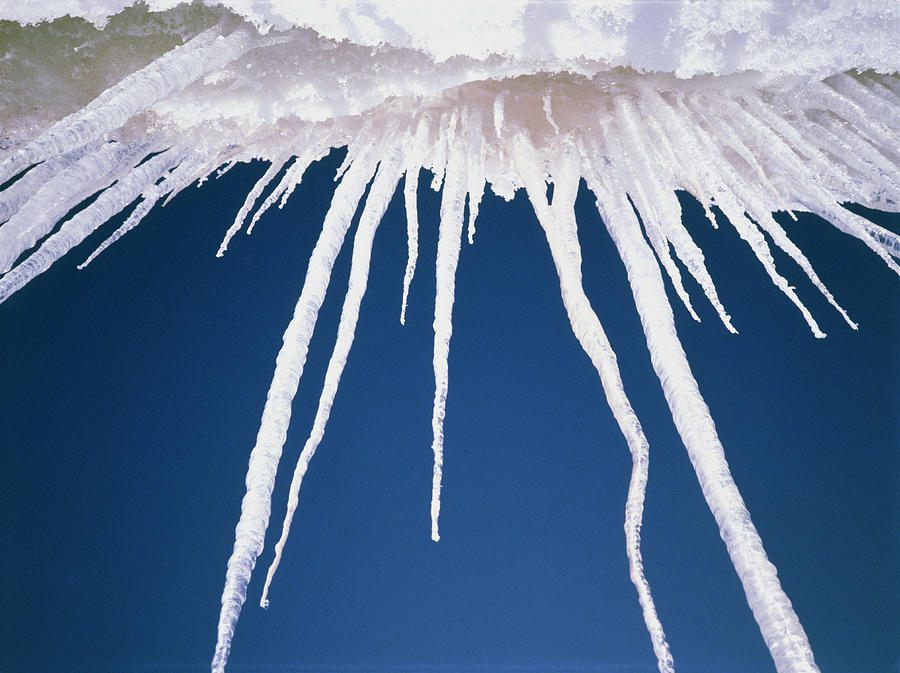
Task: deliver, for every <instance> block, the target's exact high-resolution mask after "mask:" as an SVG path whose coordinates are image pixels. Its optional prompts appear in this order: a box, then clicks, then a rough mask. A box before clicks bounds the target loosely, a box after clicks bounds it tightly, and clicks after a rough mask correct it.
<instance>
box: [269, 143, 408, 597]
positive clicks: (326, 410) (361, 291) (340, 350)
mask: <svg viewBox="0 0 900 673" xmlns="http://www.w3.org/2000/svg"><path fill="white" fill-rule="evenodd" d="M379 153H380V152H379ZM402 159H403V154H402V152H401V150H400V148H399V147H396V148H394V149H393V151H391V152H389V153H388V158H387V159H386V160H385V161H383V162H382V163H381V165H380V166H379V168H378V172H377V173H376V174H375V179H374V180H373V182H372V187H371V189H370V190H369V194H368V196H367V197H366V205H365V207H364V208H363V212H362V215H361V216H360V220H359V225H358V227H357V230H356V236H355V237H354V239H353V259H352V261H351V263H350V280H349V281H348V284H347V294H346V296H345V297H344V306H343V308H342V309H341V320H340V323H339V324H338V333H337V339H336V340H335V345H334V351H333V352H332V354H331V359H330V360H329V361H328V369H327V371H326V372H325V383H324V385H323V386H322V392H321V394H320V396H319V407H318V409H317V410H316V417H315V420H314V421H313V427H312V430H311V431H310V433H309V438H308V439H307V440H306V444H305V445H304V447H303V451H302V452H301V453H300V457H299V459H298V460H297V466H296V467H295V468H294V476H293V478H292V479H291V488H290V491H289V495H288V504H287V512H286V513H285V515H284V523H283V524H282V527H281V537H280V538H279V539H278V542H276V543H275V558H274V559H273V560H272V564H271V565H270V566H269V570H268V572H267V573H266V583H265V586H264V587H263V591H262V598H260V601H259V604H260V605H261V606H262V607H264V608H266V607H268V606H269V598H268V596H269V587H270V586H271V584H272V578H273V577H274V576H275V571H276V570H277V569H278V564H279V563H280V562H281V553H282V551H283V550H284V545H285V543H286V542H287V538H288V533H289V532H290V529H291V522H292V521H293V519H294V512H295V511H296V509H297V505H298V503H299V497H298V496H299V493H300V485H301V483H302V482H303V476H304V475H305V474H306V470H307V468H308V467H309V461H310V460H312V457H313V455H315V452H316V448H317V447H318V446H319V443H320V442H321V441H322V438H323V437H324V436H325V426H326V424H327V423H328V417H329V416H330V415H331V407H332V405H333V404H334V397H335V395H336V394H337V389H338V384H339V383H340V380H341V374H342V373H343V371H344V366H345V365H346V364H347V357H348V355H349V354H350V347H351V346H352V345H353V337H354V335H355V333H356V322H357V320H358V319H359V307H360V304H361V303H362V299H363V295H365V292H366V285H367V282H368V277H369V266H370V261H371V258H372V241H373V240H374V238H375V231H376V230H377V229H378V225H379V223H380V222H381V218H382V217H383V216H384V213H385V211H386V210H387V207H388V203H390V200H391V197H392V196H393V195H394V190H395V189H396V187H397V182H398V181H399V180H400V165H401V162H402Z"/></svg>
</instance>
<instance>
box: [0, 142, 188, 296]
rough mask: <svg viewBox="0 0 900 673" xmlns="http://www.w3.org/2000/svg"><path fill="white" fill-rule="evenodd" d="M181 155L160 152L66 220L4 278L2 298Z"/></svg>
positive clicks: (0, 286) (122, 205) (43, 268)
mask: <svg viewBox="0 0 900 673" xmlns="http://www.w3.org/2000/svg"><path fill="white" fill-rule="evenodd" d="M181 156H182V155H180V154H179V153H177V152H172V151H171V150H170V151H168V152H163V153H162V154H158V155H157V156H155V157H153V158H152V159H150V160H149V161H146V162H144V163H143V164H141V165H140V166H138V167H137V168H135V169H133V170H132V171H131V172H130V173H129V174H128V175H126V176H125V177H123V178H121V179H120V180H119V181H118V182H117V183H116V184H115V185H113V186H112V187H110V188H109V189H107V190H106V191H104V192H103V193H102V194H100V196H98V197H97V200H96V201H94V202H93V203H92V204H91V205H90V206H88V207H87V208H85V209H84V210H82V211H81V212H79V213H78V214H77V215H75V216H74V217H73V218H72V219H70V220H68V221H67V222H64V223H63V225H62V226H61V227H60V229H59V231H57V232H56V233H55V234H53V235H52V236H50V237H49V238H48V239H47V240H46V241H44V242H43V243H42V244H41V246H40V247H39V248H38V249H37V250H36V251H35V252H33V253H32V254H31V255H30V256H29V257H28V258H27V259H25V261H23V262H21V263H20V264H18V265H17V266H16V267H15V268H13V270H12V271H10V272H9V273H7V274H6V275H5V276H3V278H0V302H4V301H6V300H7V299H8V298H9V296H10V295H12V294H13V293H14V292H15V291H16V290H19V289H20V288H22V287H23V286H24V285H25V284H26V283H28V282H29V281H30V280H32V279H33V278H34V277H35V276H37V275H38V274H41V273H43V272H44V271H46V270H47V269H49V268H50V265H52V264H53V262H55V261H56V260H58V259H59V258H60V257H62V256H63V255H64V254H66V253H67V252H68V251H69V250H71V249H72V248H74V247H75V246H76V245H78V244H79V243H81V242H82V241H83V240H84V239H85V238H87V237H88V236H89V235H90V234H92V233H93V232H94V231H95V230H96V229H97V228H98V227H100V226H101V225H103V224H104V223H105V222H106V221H107V220H109V218H111V217H112V216H113V215H115V214H116V213H118V212H119V211H121V210H122V209H123V208H125V207H126V206H127V205H128V204H129V203H131V202H132V201H134V200H135V199H136V198H138V197H139V196H140V194H141V192H142V191H144V190H145V189H147V187H149V186H150V185H152V184H153V183H154V182H156V181H157V180H159V178H160V177H162V175H163V174H164V173H165V172H166V171H167V170H169V169H170V168H171V167H172V166H174V165H176V164H177V163H178V162H179V161H180V159H181Z"/></svg>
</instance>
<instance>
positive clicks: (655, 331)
mask: <svg viewBox="0 0 900 673" xmlns="http://www.w3.org/2000/svg"><path fill="white" fill-rule="evenodd" d="M589 184H590V186H591V189H592V190H593V191H594V193H595V194H596V195H597V197H598V198H597V207H598V210H599V211H600V215H601V217H602V218H603V221H604V222H605V223H606V227H607V229H608V230H609V233H610V236H611V237H612V239H613V241H614V242H615V244H616V247H617V248H618V250H619V255H620V257H621V258H622V261H623V262H624V264H625V268H626V271H627V272H628V279H629V282H630V284H631V288H632V293H633V295H634V301H635V305H636V307H637V310H638V314H639V316H640V319H641V324H642V326H643V328H644V334H645V336H646V339H647V345H648V347H649V349H650V359H651V362H652V364H653V369H654V371H655V372H656V375H657V377H658V378H659V380H660V383H661V384H662V388H663V393H664V395H665V398H666V401H667V402H668V404H669V408H670V410H671V412H672V417H673V419H674V421H675V427H676V428H677V430H678V434H679V435H681V439H682V441H683V442H684V445H685V448H686V449H687V452H688V456H689V457H690V460H691V464H692V465H693V466H694V470H695V472H696V473H697V479H698V481H699V482H700V488H701V489H702V491H703V495H704V497H705V498H706V502H707V504H708V505H709V508H710V511H711V512H712V514H713V516H714V517H715V519H716V523H717V524H718V526H719V533H720V535H721V536H722V539H723V540H724V542H725V546H726V548H727V549H728V554H729V556H730V557H731V561H732V563H733V564H734V568H735V570H736V571H737V574H738V577H739V578H740V580H741V583H742V584H743V587H744V592H745V594H746V596H747V602H748V604H749V606H750V609H751V610H752V612H753V616H754V618H755V619H756V622H757V624H758V625H759V628H760V631H761V632H762V636H763V639H764V640H765V642H766V645H767V646H768V648H769V652H770V653H771V655H772V659H773V660H774V661H775V668H776V669H777V670H778V673H818V672H819V668H818V667H817V666H816V664H815V661H814V659H813V654H812V650H811V649H810V646H809V641H808V640H807V638H806V633H805V632H804V630H803V627H802V626H801V625H800V620H799V619H797V615H796V614H795V613H794V610H793V608H792V606H791V602H790V600H788V597H787V596H786V595H785V593H784V590H783V589H782V588H781V583H780V582H779V581H778V574H777V571H776V569H775V566H774V565H772V563H771V562H770V561H769V559H768V557H767V556H766V553H765V551H764V550H763V546H762V540H761V539H760V537H759V534H758V533H757V532H756V528H755V527H754V526H753V523H752V521H751V520H750V514H749V512H748V511H747V507H746V505H745V504H744V501H743V499H742V498H741V495H740V493H739V492H738V489H737V486H736V485H735V483H734V479H733V478H732V476H731V471H730V470H729V468H728V463H727V462H726V460H725V453H724V450H723V449H722V444H721V442H720V441H719V438H718V435H717V434H716V428H715V424H714V423H713V420H712V418H711V416H710V414H709V408H708V407H707V406H706V402H705V401H704V400H703V397H702V395H701V394H700V390H699V388H698V386H697V381H696V380H695V379H694V376H693V374H692V373H691V369H690V366H689V365H688V362H687V357H686V356H685V354H684V350H683V349H682V346H681V342H680V341H679V339H678V335H677V333H676V331H675V320H674V316H673V314H672V308H671V306H670V305H669V302H668V299H667V298H666V293H665V287H664V286H663V280H662V276H661V274H660V271H659V267H658V266H657V263H656V260H655V259H654V258H653V254H652V252H651V250H650V249H649V247H648V246H647V244H646V243H645V242H644V239H643V236H642V235H641V232H640V228H639V225H638V222H637V218H636V216H635V215H634V211H633V210H632V209H631V206H630V205H629V204H628V202H627V201H626V200H625V197H624V194H621V193H617V192H615V191H607V190H605V189H604V188H603V186H602V185H601V184H600V183H599V180H598V179H597V178H596V176H589Z"/></svg>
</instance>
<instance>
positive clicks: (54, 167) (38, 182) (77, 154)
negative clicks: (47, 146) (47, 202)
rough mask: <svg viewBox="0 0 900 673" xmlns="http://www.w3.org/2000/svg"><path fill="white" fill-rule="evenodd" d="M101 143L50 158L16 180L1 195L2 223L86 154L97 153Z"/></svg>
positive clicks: (96, 142)
mask: <svg viewBox="0 0 900 673" xmlns="http://www.w3.org/2000/svg"><path fill="white" fill-rule="evenodd" d="M100 145H102V142H101V141H94V142H91V143H88V144H87V145H84V146H83V147H79V148H78V149H77V150H73V151H71V152H68V153H66V154H60V155H58V156H55V157H50V158H49V159H47V160H46V161H44V162H42V163H40V164H38V165H37V166H34V167H33V168H32V169H31V170H30V171H28V172H27V173H26V174H25V175H23V176H21V177H20V178H19V179H18V180H16V181H15V182H14V183H13V184H12V185H11V186H10V187H7V188H6V189H4V190H3V192H2V194H0V222H5V221H6V220H8V219H9V218H11V217H12V216H13V215H15V214H16V213H17V212H19V208H21V207H22V206H23V205H25V203H27V202H28V200H29V199H30V198H31V197H33V196H34V195H35V194H36V193H37V192H38V190H40V189H41V187H43V186H44V185H45V184H46V183H47V182H49V181H50V180H52V179H53V178H54V177H55V176H56V175H58V174H59V173H60V171H63V170H65V169H67V168H68V167H69V166H71V165H72V164H74V163H75V162H76V161H78V160H79V159H81V158H82V157H83V156H84V155H85V154H90V153H92V152H96V151H97V150H98V149H99V148H100Z"/></svg>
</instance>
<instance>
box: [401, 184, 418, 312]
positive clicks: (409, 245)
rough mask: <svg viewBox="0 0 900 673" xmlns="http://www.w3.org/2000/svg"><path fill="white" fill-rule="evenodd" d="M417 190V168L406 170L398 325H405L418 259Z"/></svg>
mask: <svg viewBox="0 0 900 673" xmlns="http://www.w3.org/2000/svg"><path fill="white" fill-rule="evenodd" d="M418 189H419V167H418V166H417V167H415V168H413V167H412V166H410V167H409V168H407V169H406V178H405V179H404V183H403V204H404V208H405V210H406V249H407V252H406V270H405V271H404V272H403V299H402V300H401V303H400V324H401V325H405V324H406V302H407V300H408V299H409V288H410V285H411V284H412V279H413V276H414V275H415V273H416V260H417V259H418V257H419V216H418V213H417V208H416V198H417V196H416V193H417V191H418Z"/></svg>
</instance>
